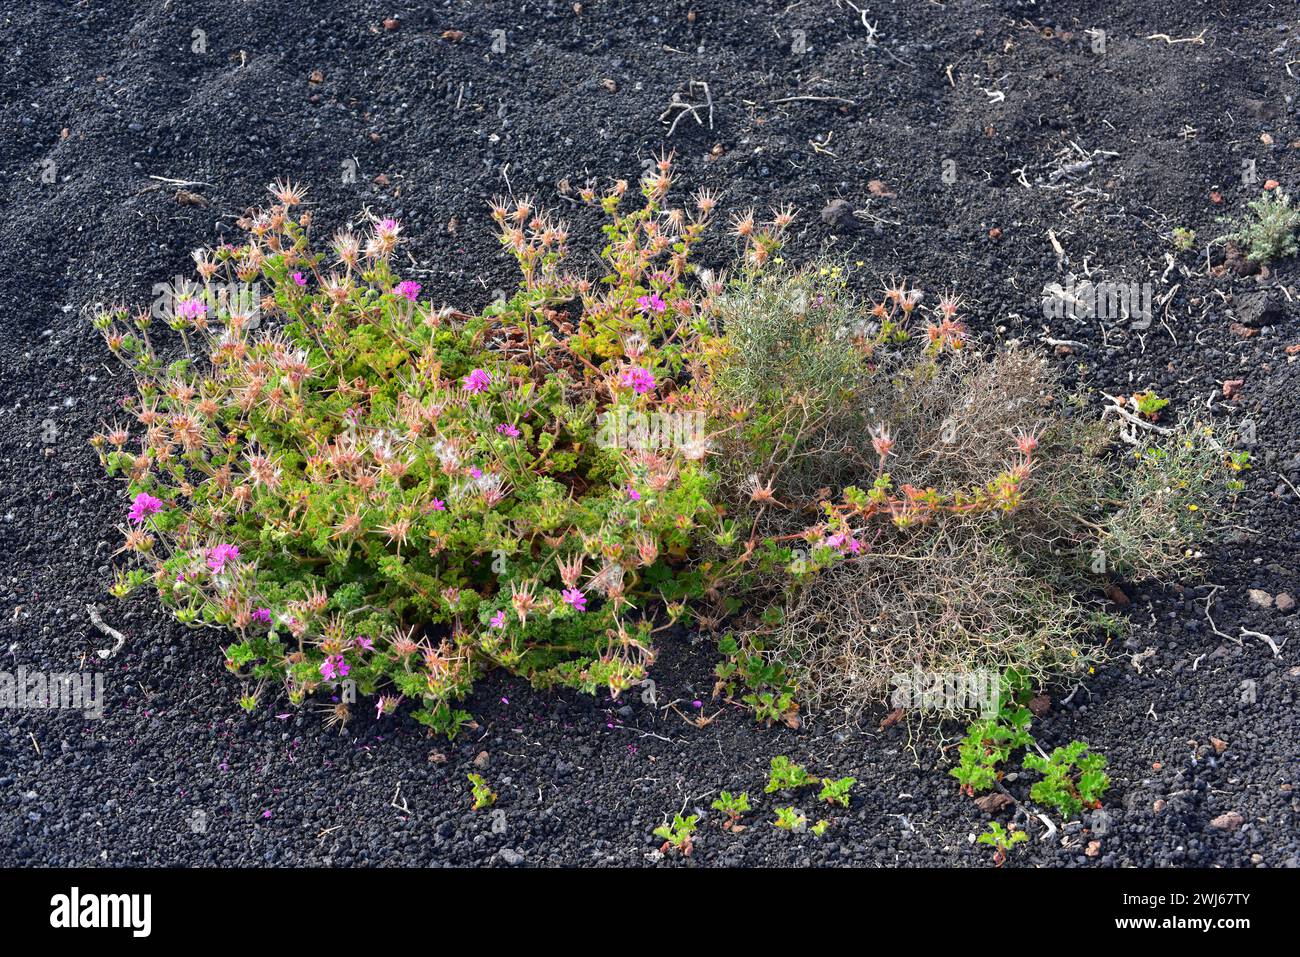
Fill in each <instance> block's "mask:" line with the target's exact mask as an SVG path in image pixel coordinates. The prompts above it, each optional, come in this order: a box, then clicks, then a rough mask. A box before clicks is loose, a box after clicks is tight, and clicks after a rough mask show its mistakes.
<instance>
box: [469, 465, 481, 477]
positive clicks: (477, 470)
mask: <svg viewBox="0 0 1300 957" xmlns="http://www.w3.org/2000/svg"><path fill="white" fill-rule="evenodd" d="M469 474H470V475H472V476H474V478H476V479H481V478H482V477H483V470H482V469H481V468H479V467H478V466H477V465H471V466H470V467H469Z"/></svg>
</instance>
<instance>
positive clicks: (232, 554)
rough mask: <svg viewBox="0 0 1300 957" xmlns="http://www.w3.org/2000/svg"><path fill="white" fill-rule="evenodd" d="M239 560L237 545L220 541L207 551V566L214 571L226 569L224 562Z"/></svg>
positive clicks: (218, 571)
mask: <svg viewBox="0 0 1300 957" xmlns="http://www.w3.org/2000/svg"><path fill="white" fill-rule="evenodd" d="M238 560H239V546H238V545H229V544H226V543H222V544H220V545H218V546H217V547H216V548H214V549H212V550H211V551H209V552H208V567H209V568H211V569H212V570H213V571H214V572H217V573H221V572H223V571H225V570H226V563H227V562H233V561H238Z"/></svg>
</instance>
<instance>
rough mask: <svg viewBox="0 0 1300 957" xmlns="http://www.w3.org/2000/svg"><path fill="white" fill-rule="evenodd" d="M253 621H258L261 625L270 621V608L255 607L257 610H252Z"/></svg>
mask: <svg viewBox="0 0 1300 957" xmlns="http://www.w3.org/2000/svg"><path fill="white" fill-rule="evenodd" d="M253 621H256V622H259V623H261V624H263V625H269V624H270V623H271V609H269V608H259V609H257V611H255V612H253Z"/></svg>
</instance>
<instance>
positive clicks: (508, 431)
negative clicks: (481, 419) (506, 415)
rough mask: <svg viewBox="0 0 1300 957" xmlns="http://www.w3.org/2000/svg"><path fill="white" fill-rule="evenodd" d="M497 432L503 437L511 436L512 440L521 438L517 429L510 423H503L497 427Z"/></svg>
mask: <svg viewBox="0 0 1300 957" xmlns="http://www.w3.org/2000/svg"><path fill="white" fill-rule="evenodd" d="M497 431H498V432H499V433H501V434H502V435H508V436H510V438H512V439H517V438H519V430H518V429H516V428H515V427H514V426H513V425H511V424H510V423H509V422H502V423H501V424H500V425H498V426H497Z"/></svg>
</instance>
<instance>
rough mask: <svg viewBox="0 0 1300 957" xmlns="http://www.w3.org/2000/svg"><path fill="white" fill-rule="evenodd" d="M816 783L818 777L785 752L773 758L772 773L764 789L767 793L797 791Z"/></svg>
mask: <svg viewBox="0 0 1300 957" xmlns="http://www.w3.org/2000/svg"><path fill="white" fill-rule="evenodd" d="M816 783H817V778H815V777H813V776H812V775H811V774H809V773H808V772H807V770H805V769H804V766H803V765H802V764H795V763H794V762H793V761H791V760H790V759H789V758H787V757H786V756H785V755H784V754H778V755H777V756H776V757H774V758H773V759H772V768H771V774H770V776H769V777H768V781H767V787H765V788H764V789H763V791H764V792H765V793H767V794H771V793H773V792H774V791H797V790H798V789H799V788H806V787H808V786H810V785H813V784H816Z"/></svg>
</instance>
